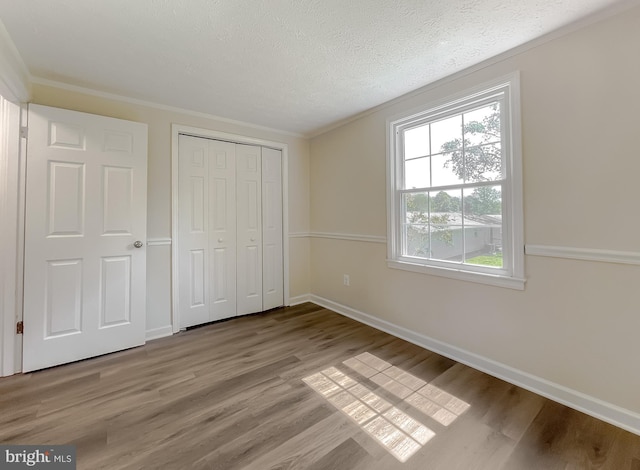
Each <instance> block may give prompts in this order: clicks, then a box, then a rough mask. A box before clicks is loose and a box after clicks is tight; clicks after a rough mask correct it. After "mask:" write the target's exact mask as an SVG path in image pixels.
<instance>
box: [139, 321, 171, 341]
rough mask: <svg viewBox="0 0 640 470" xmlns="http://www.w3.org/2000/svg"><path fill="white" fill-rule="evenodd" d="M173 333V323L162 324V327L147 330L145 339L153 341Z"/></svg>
mask: <svg viewBox="0 0 640 470" xmlns="http://www.w3.org/2000/svg"><path fill="white" fill-rule="evenodd" d="M172 334H173V327H172V326H171V325H167V326H161V327H160V328H153V329H151V330H147V331H146V332H145V341H151V340H152V339H158V338H165V337H167V336H171V335H172Z"/></svg>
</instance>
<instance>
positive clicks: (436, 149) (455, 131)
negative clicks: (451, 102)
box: [431, 114, 462, 154]
mask: <svg viewBox="0 0 640 470" xmlns="http://www.w3.org/2000/svg"><path fill="white" fill-rule="evenodd" d="M461 147H462V114H459V115H457V116H453V117H450V118H448V119H443V120H442V121H437V122H434V123H432V124H431V153H432V154H434V153H440V152H450V151H451V150H453V149H456V148H461Z"/></svg>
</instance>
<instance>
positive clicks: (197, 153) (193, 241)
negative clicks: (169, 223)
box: [178, 135, 210, 328]
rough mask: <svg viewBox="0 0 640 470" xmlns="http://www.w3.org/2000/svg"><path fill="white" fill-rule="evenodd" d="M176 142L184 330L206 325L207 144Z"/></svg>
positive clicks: (182, 139)
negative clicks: (202, 324)
mask: <svg viewBox="0 0 640 470" xmlns="http://www.w3.org/2000/svg"><path fill="white" fill-rule="evenodd" d="M179 139H180V140H179V144H178V145H179V152H180V163H179V165H180V166H179V175H180V177H179V183H178V184H179V194H180V202H179V203H180V207H179V220H178V230H179V239H180V245H179V246H178V273H179V274H178V275H179V279H180V282H179V289H178V306H179V309H180V328H186V327H189V326H193V325H197V324H200V323H206V322H208V321H209V308H210V305H209V243H208V223H209V200H208V197H207V194H208V190H209V177H208V166H209V161H208V160H209V159H208V152H209V143H208V141H206V140H203V139H198V138H196V137H190V136H184V135H181V136H180V137H179Z"/></svg>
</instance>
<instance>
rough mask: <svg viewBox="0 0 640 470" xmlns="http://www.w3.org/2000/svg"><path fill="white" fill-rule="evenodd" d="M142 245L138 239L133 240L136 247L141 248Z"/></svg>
mask: <svg viewBox="0 0 640 470" xmlns="http://www.w3.org/2000/svg"><path fill="white" fill-rule="evenodd" d="M142 245H144V243H142V242H141V241H140V240H136V241H135V242H133V246H135V247H136V248H142Z"/></svg>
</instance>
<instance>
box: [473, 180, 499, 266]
mask: <svg viewBox="0 0 640 470" xmlns="http://www.w3.org/2000/svg"><path fill="white" fill-rule="evenodd" d="M463 201H464V224H465V231H464V237H465V262H466V263H468V264H476V265H483V266H494V267H498V268H501V267H502V188H501V187H500V186H481V187H479V188H471V189H465V190H464V198H463Z"/></svg>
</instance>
